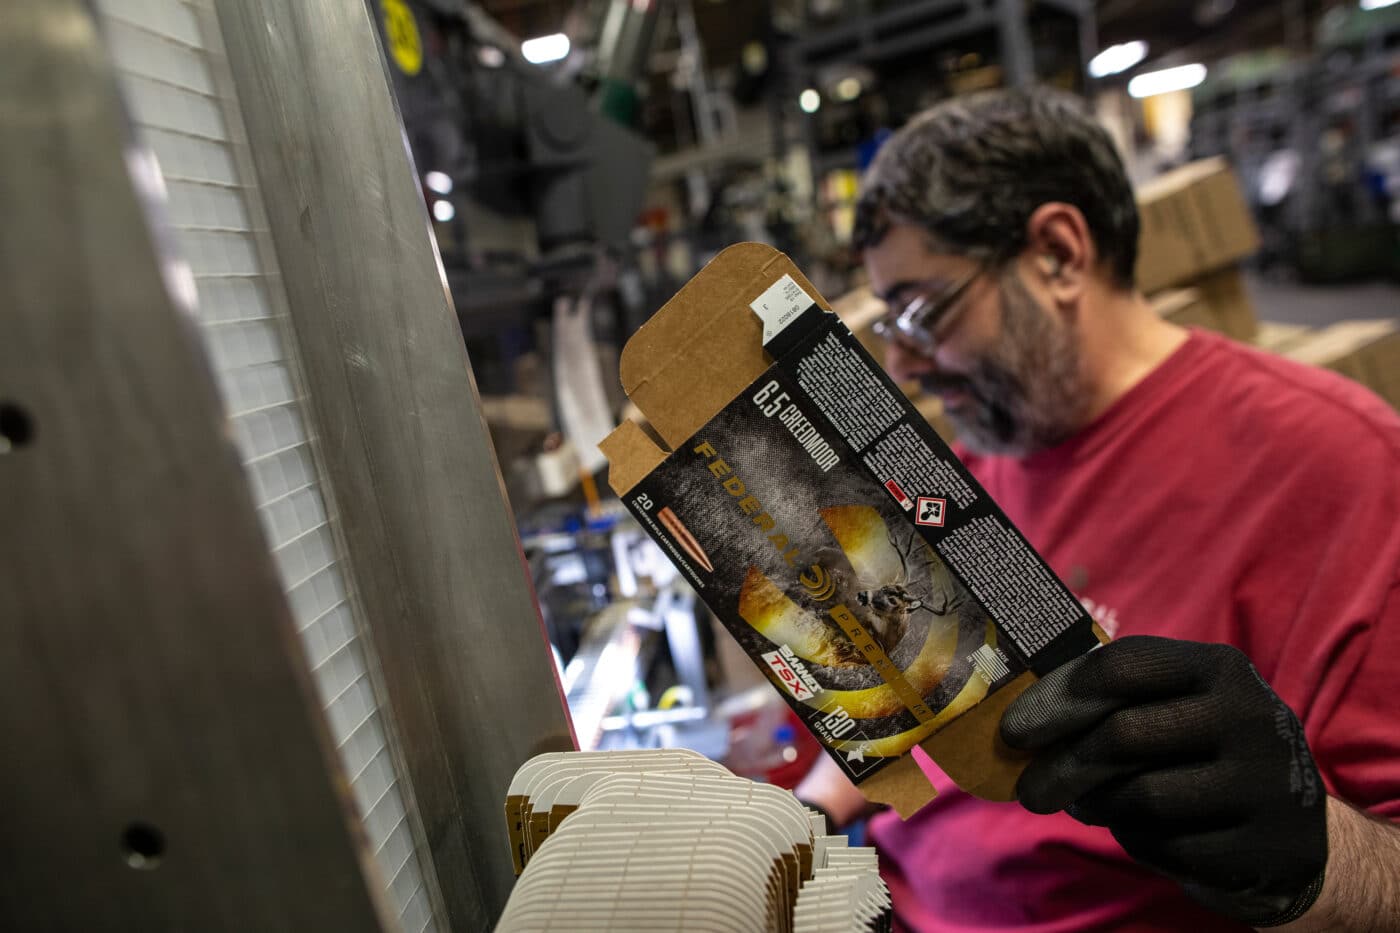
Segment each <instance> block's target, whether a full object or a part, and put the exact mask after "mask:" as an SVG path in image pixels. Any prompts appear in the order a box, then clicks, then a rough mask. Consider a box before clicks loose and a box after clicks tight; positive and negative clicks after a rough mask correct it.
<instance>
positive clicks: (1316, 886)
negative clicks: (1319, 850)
mask: <svg viewBox="0 0 1400 933" xmlns="http://www.w3.org/2000/svg"><path fill="white" fill-rule="evenodd" d="M1326 878H1327V870H1326V869H1323V870H1322V871H1320V872H1318V873H1317V877H1316V878H1314V879H1313V881H1312V883H1311V884H1309V885H1308V886H1307V887H1306V888H1305V889H1303V893H1302V894H1300V895H1298V899H1297V900H1295V901H1294V902H1293V903H1292V904H1291V905H1289V907H1288V909H1287V910H1285V911H1284V912H1283V913H1281V914H1277V915H1275V916H1273V917H1270V918H1268V919H1266V920H1262V921H1260V920H1253V921H1250V922H1249V923H1250V926H1253V927H1259V928H1263V927H1281V926H1283V925H1284V924H1285V923H1292V922H1293V921H1294V920H1298V919H1301V918H1302V916H1303V914H1305V913H1307V912H1308V911H1309V910H1311V909H1312V906H1313V904H1316V903H1317V899H1318V897H1319V896H1320V895H1321V894H1322V882H1323V881H1324V880H1326Z"/></svg>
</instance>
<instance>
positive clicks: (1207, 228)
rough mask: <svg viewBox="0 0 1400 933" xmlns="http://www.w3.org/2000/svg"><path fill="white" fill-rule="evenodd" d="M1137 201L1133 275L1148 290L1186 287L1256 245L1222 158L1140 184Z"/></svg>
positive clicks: (1236, 186)
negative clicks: (1138, 227) (1135, 256)
mask: <svg viewBox="0 0 1400 933" xmlns="http://www.w3.org/2000/svg"><path fill="white" fill-rule="evenodd" d="M1137 201H1138V215H1139V219H1140V222H1141V231H1140V234H1139V238H1138V261H1137V271H1136V277H1137V286H1138V288H1139V289H1140V290H1141V291H1143V292H1144V293H1146V294H1151V293H1153V292H1156V291H1160V290H1161V289H1164V288H1170V287H1172V286H1177V285H1184V284H1186V283H1188V282H1190V281H1191V280H1192V279H1195V278H1198V277H1199V276H1201V275H1203V274H1205V273H1207V272H1210V271H1212V270H1215V269H1220V268H1224V267H1226V266H1229V265H1232V264H1234V263H1237V262H1239V261H1240V260H1241V259H1244V258H1246V257H1248V256H1250V255H1252V254H1253V253H1254V252H1255V251H1256V250H1258V248H1259V231H1258V228H1257V227H1256V226H1255V224H1254V218H1253V216H1252V215H1251V214H1250V212H1249V206H1248V204H1246V203H1245V200H1244V195H1243V194H1242V193H1241V191H1240V187H1239V183H1238V182H1237V181H1236V179H1235V175H1234V172H1232V171H1231V170H1230V166H1229V163H1227V162H1226V161H1225V160H1224V159H1223V158H1213V159H1203V160H1201V161H1199V162H1193V163H1191V164H1190V165H1185V166H1182V167H1181V168H1179V169H1176V170H1174V171H1171V172H1167V173H1166V174H1164V175H1162V176H1161V177H1159V178H1155V179H1153V180H1152V181H1150V182H1148V183H1146V184H1144V185H1141V186H1139V187H1138V189H1137Z"/></svg>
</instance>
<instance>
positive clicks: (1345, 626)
mask: <svg viewBox="0 0 1400 933" xmlns="http://www.w3.org/2000/svg"><path fill="white" fill-rule="evenodd" d="M1354 410H1355V409H1353V411H1354ZM1313 414H1314V416H1315V417H1314V418H1313V419H1312V427H1311V431H1310V432H1309V433H1307V434H1305V435H1302V436H1303V437H1306V439H1307V443H1306V445H1304V446H1303V447H1301V448H1300V449H1299V450H1298V451H1296V455H1295V457H1294V458H1293V459H1292V460H1291V462H1286V463H1284V464H1281V465H1280V468H1279V469H1278V471H1277V476H1276V480H1275V482H1274V484H1273V488H1272V490H1271V491H1272V492H1274V493H1276V494H1277V497H1275V498H1274V501H1273V502H1272V503H1271V505H1272V508H1270V509H1269V512H1270V514H1271V516H1273V519H1274V520H1273V521H1271V522H1269V523H1268V524H1267V525H1265V526H1262V527H1261V530H1267V531H1268V533H1269V534H1270V536H1271V537H1272V538H1273V542H1272V543H1271V544H1268V545H1266V546H1265V547H1264V548H1262V549H1261V553H1262V554H1265V555H1267V556H1266V557H1264V558H1263V559H1262V562H1261V563H1262V566H1261V567H1259V568H1258V569H1259V570H1260V571H1262V572H1259V573H1255V574H1253V575H1252V580H1253V583H1252V584H1251V587H1252V589H1253V594H1252V595H1253V597H1254V598H1253V599H1252V600H1250V601H1249V610H1251V611H1250V612H1249V614H1251V615H1253V617H1254V618H1253V622H1252V624H1250V625H1249V629H1250V631H1251V635H1252V640H1253V642H1254V644H1253V648H1254V649H1255V651H1257V653H1258V654H1257V656H1258V658H1259V660H1258V661H1256V666H1260V672H1261V673H1262V674H1264V676H1265V679H1266V680H1268V681H1269V682H1270V683H1271V684H1272V685H1273V687H1274V689H1275V690H1277V691H1278V693H1279V695H1280V696H1281V697H1282V698H1283V699H1284V700H1285V702H1287V703H1288V704H1289V706H1290V707H1292V708H1293V710H1294V711H1295V712H1296V713H1297V714H1298V717H1299V719H1301V720H1302V723H1303V727H1304V729H1305V731H1306V733H1307V737H1308V742H1309V744H1310V745H1311V746H1312V749H1313V756H1314V758H1315V759H1316V760H1317V764H1318V768H1319V770H1320V771H1321V772H1322V776H1323V780H1324V782H1326V784H1327V788H1328V791H1329V792H1330V793H1332V794H1333V795H1334V796H1336V797H1338V798H1340V799H1342V800H1345V801H1346V802H1348V803H1351V804H1353V805H1354V806H1358V807H1362V808H1365V809H1367V810H1371V811H1373V812H1375V813H1377V814H1381V815H1384V816H1387V817H1390V818H1397V817H1400V469H1397V467H1400V457H1397V450H1400V443H1397V441H1396V435H1397V433H1398V432H1397V429H1396V425H1395V421H1394V416H1393V414H1391V413H1389V412H1386V413H1385V419H1374V418H1372V419H1361V418H1354V417H1348V416H1347V415H1346V414H1339V413H1338V412H1337V411H1336V410H1335V409H1334V410H1330V411H1329V410H1327V409H1322V410H1320V411H1316V412H1313ZM1280 506H1281V507H1280ZM1280 623H1282V624H1280ZM1251 656H1252V657H1254V656H1255V655H1254V654H1251ZM1261 661H1262V662H1263V664H1262V665H1261V664H1260V662H1261ZM1270 668H1271V670H1270Z"/></svg>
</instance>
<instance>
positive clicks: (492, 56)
mask: <svg viewBox="0 0 1400 933" xmlns="http://www.w3.org/2000/svg"><path fill="white" fill-rule="evenodd" d="M476 60H477V61H478V62H480V63H481V64H482V65H483V66H484V67H486V68H499V67H501V66H502V65H504V64H505V63H506V53H505V52H502V51H501V50H500V49H498V48H496V47H495V46H494V45H483V46H481V47H480V48H478V49H477V50H476Z"/></svg>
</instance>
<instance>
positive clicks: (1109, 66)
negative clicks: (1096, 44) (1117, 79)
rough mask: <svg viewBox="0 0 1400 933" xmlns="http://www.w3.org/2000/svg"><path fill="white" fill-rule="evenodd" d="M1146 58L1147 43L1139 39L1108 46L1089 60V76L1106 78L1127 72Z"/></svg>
mask: <svg viewBox="0 0 1400 933" xmlns="http://www.w3.org/2000/svg"><path fill="white" fill-rule="evenodd" d="M1146 57H1147V43H1146V42H1143V41H1142V40H1141V39H1138V40H1135V41H1133V42H1121V43H1119V44H1118V45H1110V46H1109V47H1108V48H1106V49H1104V50H1103V51H1102V52H1100V53H1099V54H1097V55H1095V56H1094V57H1093V58H1091V59H1089V75H1090V77H1094V78H1106V77H1108V76H1109V75H1116V74H1118V73H1120V72H1123V71H1127V70H1128V69H1129V68H1131V67H1133V66H1134V65H1136V64H1137V63H1138V62H1140V61H1142V60H1143V59H1144V58H1146Z"/></svg>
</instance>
